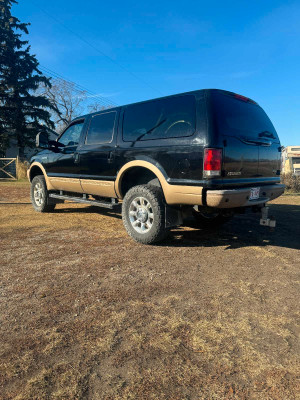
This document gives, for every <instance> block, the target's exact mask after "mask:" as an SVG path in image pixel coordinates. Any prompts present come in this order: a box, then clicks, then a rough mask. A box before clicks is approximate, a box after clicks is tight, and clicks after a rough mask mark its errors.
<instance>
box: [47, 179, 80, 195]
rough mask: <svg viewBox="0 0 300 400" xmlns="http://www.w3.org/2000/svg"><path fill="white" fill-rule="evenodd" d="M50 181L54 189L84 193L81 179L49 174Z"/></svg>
mask: <svg viewBox="0 0 300 400" xmlns="http://www.w3.org/2000/svg"><path fill="white" fill-rule="evenodd" d="M48 179H49V182H50V184H51V186H52V187H53V189H54V190H65V191H66V192H77V193H83V190H82V187H81V184H80V179H76V178H57V177H51V176H48Z"/></svg>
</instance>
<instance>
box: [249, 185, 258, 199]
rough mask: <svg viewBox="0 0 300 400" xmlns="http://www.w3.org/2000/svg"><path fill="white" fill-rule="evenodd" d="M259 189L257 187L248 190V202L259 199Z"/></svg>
mask: <svg viewBox="0 0 300 400" xmlns="http://www.w3.org/2000/svg"><path fill="white" fill-rule="evenodd" d="M259 189H260V188H259V187H258V188H251V189H250V196H249V200H255V199H258V198H259Z"/></svg>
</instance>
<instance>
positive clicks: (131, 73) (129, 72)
mask: <svg viewBox="0 0 300 400" xmlns="http://www.w3.org/2000/svg"><path fill="white" fill-rule="evenodd" d="M31 2H32V3H33V4H34V5H35V6H36V7H38V8H39V9H40V10H41V11H42V12H43V13H44V14H46V15H48V17H50V18H52V19H53V20H54V21H56V22H57V23H58V24H60V25H62V26H63V27H64V28H65V29H66V30H67V31H69V32H70V33H72V34H73V35H75V36H77V37H78V38H79V39H80V40H81V41H82V42H84V43H85V44H87V45H88V46H90V47H91V48H92V49H94V50H95V51H96V52H97V53H99V54H101V55H102V56H103V57H105V58H107V59H108V60H109V61H111V62H112V63H114V64H115V65H117V66H118V67H119V68H121V69H122V70H123V71H125V72H127V73H128V74H130V75H131V76H133V77H134V78H135V79H137V80H139V81H140V82H142V83H143V84H144V85H146V86H148V87H149V88H150V89H152V90H154V91H156V92H157V93H159V94H160V95H163V93H162V92H161V91H160V90H158V89H156V88H154V87H153V86H151V85H150V84H149V83H148V82H146V81H145V80H144V79H142V78H140V77H139V76H137V75H136V74H134V73H133V72H131V71H130V70H129V69H127V68H126V67H124V66H123V65H122V64H120V63H118V62H117V61H116V60H114V59H113V58H111V57H110V56H108V55H107V54H105V53H104V52H103V51H101V50H99V49H98V48H97V47H96V46H95V45H93V44H92V43H90V42H89V41H88V40H86V39H85V38H83V37H82V36H81V35H79V34H78V33H77V32H75V31H73V30H72V29H70V28H69V27H68V26H67V25H65V24H64V23H63V22H62V21H60V20H59V19H57V18H56V17H54V16H53V15H51V14H50V13H49V12H48V11H47V10H45V9H43V8H42V7H40V6H39V5H38V4H37V3H35V1H33V0H31Z"/></svg>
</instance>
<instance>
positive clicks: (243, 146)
mask: <svg viewBox="0 0 300 400" xmlns="http://www.w3.org/2000/svg"><path fill="white" fill-rule="evenodd" d="M224 93H226V94H224ZM212 104H213V112H214V120H215V124H216V128H217V130H218V135H219V136H220V137H222V138H223V144H224V152H223V157H224V158H223V177H224V180H227V179H228V180H231V179H232V180H233V179H237V178H239V179H242V180H243V179H245V180H246V181H248V182H249V181H251V179H253V182H255V180H256V181H257V182H259V181H260V180H261V178H267V179H264V181H266V180H268V179H269V178H270V181H273V182H274V178H276V177H278V175H279V173H280V149H281V148H280V142H279V139H278V136H277V133H276V131H275V128H274V126H273V124H272V122H271V121H270V119H269V118H268V116H267V114H266V113H265V112H264V110H263V109H262V108H261V107H260V106H259V105H258V104H256V103H255V102H254V101H252V100H250V99H248V98H246V97H243V96H240V95H235V94H234V93H230V94H228V92H219V91H216V92H214V93H213V94H212Z"/></svg>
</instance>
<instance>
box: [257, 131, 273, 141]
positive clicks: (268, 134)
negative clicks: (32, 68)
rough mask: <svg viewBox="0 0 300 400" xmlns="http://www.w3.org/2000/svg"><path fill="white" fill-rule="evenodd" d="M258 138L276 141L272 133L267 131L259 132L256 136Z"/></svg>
mask: <svg viewBox="0 0 300 400" xmlns="http://www.w3.org/2000/svg"><path fill="white" fill-rule="evenodd" d="M258 137H266V138H270V139H276V137H275V136H274V135H273V133H272V132H269V131H263V132H260V133H259V134H258Z"/></svg>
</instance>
